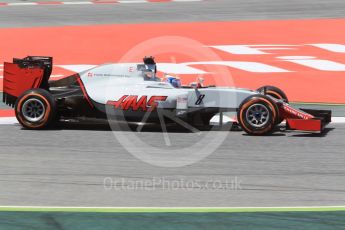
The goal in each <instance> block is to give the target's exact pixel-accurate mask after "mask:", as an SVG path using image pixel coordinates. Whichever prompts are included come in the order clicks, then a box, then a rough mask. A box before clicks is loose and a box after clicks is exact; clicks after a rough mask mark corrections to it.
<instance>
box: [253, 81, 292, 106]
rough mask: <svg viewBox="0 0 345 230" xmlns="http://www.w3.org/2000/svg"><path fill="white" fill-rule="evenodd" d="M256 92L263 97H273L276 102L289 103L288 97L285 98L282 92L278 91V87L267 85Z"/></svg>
mask: <svg viewBox="0 0 345 230" xmlns="http://www.w3.org/2000/svg"><path fill="white" fill-rule="evenodd" d="M256 91H258V92H259V93H262V94H265V95H270V96H271V97H274V98H276V99H278V100H283V101H284V102H286V103H288V102H289V100H288V97H287V96H286V94H285V93H284V91H283V90H281V89H279V88H278V87H275V86H271V85H267V86H263V87H260V88H258V89H257V90H256Z"/></svg>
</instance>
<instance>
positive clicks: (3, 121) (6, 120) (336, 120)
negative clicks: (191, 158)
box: [0, 116, 345, 125]
mask: <svg viewBox="0 0 345 230" xmlns="http://www.w3.org/2000/svg"><path fill="white" fill-rule="evenodd" d="M223 122H224V124H226V123H231V122H233V119H231V118H230V117H227V116H224V118H223ZM17 123H18V121H17V119H16V118H15V117H0V125H12V124H17ZM342 123H345V117H332V122H331V124H342ZM218 124H219V116H214V117H213V118H212V119H211V125H218Z"/></svg>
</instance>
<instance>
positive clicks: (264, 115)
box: [237, 94, 280, 135]
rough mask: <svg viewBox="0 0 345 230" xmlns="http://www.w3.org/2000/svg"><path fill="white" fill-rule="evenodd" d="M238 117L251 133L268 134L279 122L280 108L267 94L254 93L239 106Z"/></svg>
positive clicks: (242, 125) (243, 127)
mask: <svg viewBox="0 0 345 230" xmlns="http://www.w3.org/2000/svg"><path fill="white" fill-rule="evenodd" d="M237 119H238V122H239V124H240V126H241V127H242V129H243V130H244V131H245V132H246V133H248V134H250V135H266V134H269V133H271V132H273V130H274V128H275V127H276V125H277V124H278V122H279V119H280V118H279V109H278V107H277V105H276V104H275V103H274V102H273V101H272V100H271V99H270V98H269V97H267V96H265V95H262V94H257V95H252V96H250V97H248V98H247V99H245V100H244V101H243V102H242V104H241V105H240V107H239V110H238V113H237Z"/></svg>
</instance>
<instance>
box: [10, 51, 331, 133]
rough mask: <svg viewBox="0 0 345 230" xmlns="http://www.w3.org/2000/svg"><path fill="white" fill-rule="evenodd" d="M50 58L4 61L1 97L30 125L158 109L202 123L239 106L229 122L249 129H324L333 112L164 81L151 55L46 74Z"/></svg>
mask: <svg viewBox="0 0 345 230" xmlns="http://www.w3.org/2000/svg"><path fill="white" fill-rule="evenodd" d="M52 62H53V60H52V58H51V57H38V56H28V57H26V58H23V59H16V58H15V59H13V62H12V63H4V84H3V92H4V96H3V101H4V102H5V103H6V104H7V105H10V106H12V107H14V108H15V114H16V117H17V119H18V121H19V123H20V124H21V125H22V126H23V127H25V128H27V129H44V128H47V127H49V126H51V125H54V124H55V123H56V122H58V121H60V120H65V121H66V120H69V119H73V120H78V119H83V120H85V119H87V118H90V119H93V118H97V119H100V118H101V119H109V118H111V119H115V120H117V119H119V120H120V119H123V120H125V121H128V122H143V121H144V122H159V119H160V114H161V113H164V112H165V113H166V114H170V117H169V116H168V119H167V120H169V121H170V122H174V119H178V120H180V121H183V122H185V123H186V124H188V125H191V126H193V127H197V126H207V125H209V123H210V120H211V118H212V117H213V116H215V115H216V114H219V113H220V114H223V113H224V112H236V113H237V117H236V118H235V121H234V123H237V124H239V126H240V127H241V128H242V129H243V130H244V131H245V132H247V133H248V134H251V135H265V134H269V133H271V132H273V131H274V130H275V127H276V126H277V125H278V124H280V123H281V122H282V121H283V120H285V121H286V126H287V128H288V129H291V130H301V131H308V132H322V130H323V129H324V127H325V125H326V124H327V123H329V122H331V111H326V110H310V109H309V110H307V109H296V108H293V107H291V106H290V105H289V104H288V99H287V97H286V95H285V93H284V92H283V91H281V90H280V89H278V88H276V87H273V86H264V87H262V88H260V89H257V90H256V91H253V90H247V89H239V88H230V87H215V86H208V87H204V86H202V84H201V83H200V82H199V83H194V84H192V85H191V86H181V84H180V82H179V80H178V79H177V78H175V79H169V80H167V81H162V80H161V79H159V78H157V76H156V72H157V67H156V63H155V61H154V58H152V57H145V58H144V63H141V64H123V65H119V64H105V65H100V66H97V67H95V68H91V69H89V70H86V71H83V72H81V73H79V74H74V75H71V76H68V77H66V78H63V79H60V80H56V81H49V77H50V74H51V72H52V66H53V63H52Z"/></svg>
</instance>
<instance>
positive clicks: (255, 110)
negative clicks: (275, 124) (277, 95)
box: [246, 104, 270, 128]
mask: <svg viewBox="0 0 345 230" xmlns="http://www.w3.org/2000/svg"><path fill="white" fill-rule="evenodd" d="M269 118H270V113H269V110H268V108H267V107H266V106H265V105H263V104H253V105H251V106H250V107H249V108H248V110H247V112H246V120H247V122H248V123H249V124H250V125H251V126H253V127H255V128H262V127H264V126H265V125H266V124H267V123H268V122H269Z"/></svg>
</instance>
